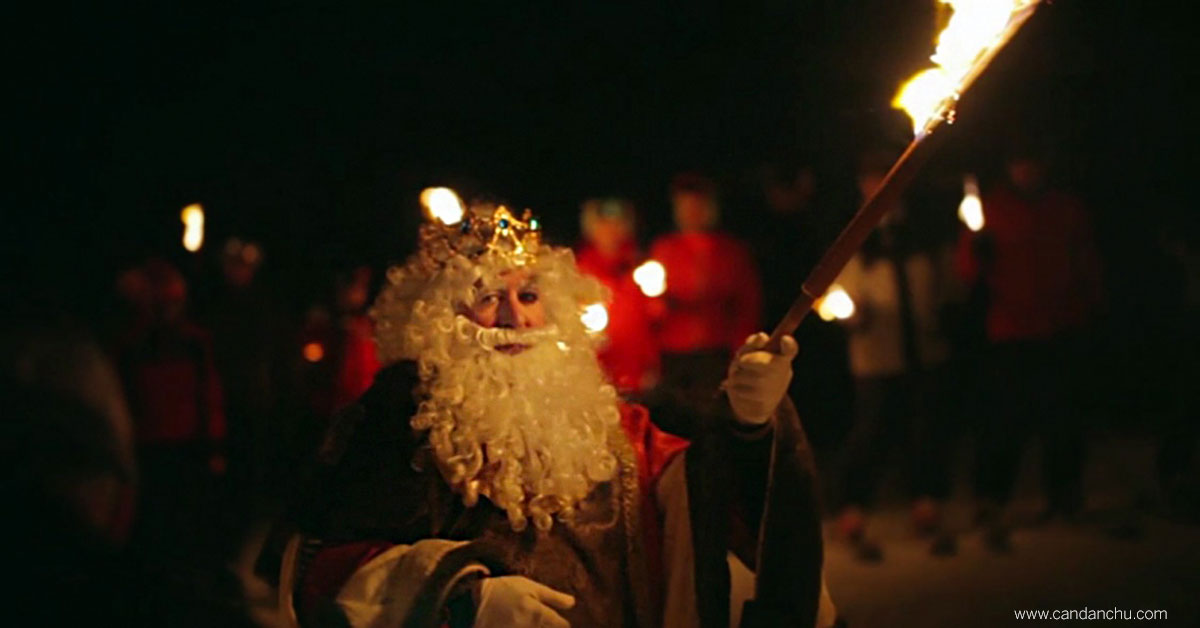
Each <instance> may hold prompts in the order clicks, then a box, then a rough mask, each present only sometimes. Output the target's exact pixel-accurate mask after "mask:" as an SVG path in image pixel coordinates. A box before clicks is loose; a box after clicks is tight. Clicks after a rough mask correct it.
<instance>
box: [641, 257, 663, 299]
mask: <svg viewBox="0 0 1200 628" xmlns="http://www.w3.org/2000/svg"><path fill="white" fill-rule="evenodd" d="M633 282H634V283H636V284H637V285H638V287H639V288H641V289H642V294H644V295H646V296H648V297H657V296H662V294H663V293H664V292H666V291H667V269H666V268H663V265H662V264H660V263H658V262H657V261H655V260H649V261H647V262H645V263H644V264H642V265H641V266H638V267H637V268H635V269H633Z"/></svg>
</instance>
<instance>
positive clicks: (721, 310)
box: [650, 231, 762, 353]
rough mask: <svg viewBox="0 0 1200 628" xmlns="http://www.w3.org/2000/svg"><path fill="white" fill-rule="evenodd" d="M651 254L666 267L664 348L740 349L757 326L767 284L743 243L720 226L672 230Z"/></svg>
mask: <svg viewBox="0 0 1200 628" xmlns="http://www.w3.org/2000/svg"><path fill="white" fill-rule="evenodd" d="M650 256H651V257H652V258H654V259H656V260H658V261H659V262H661V263H662V265H663V267H664V268H665V269H666V271H667V292H666V294H665V295H664V296H665V298H666V302H667V308H666V315H665V317H664V319H663V321H662V325H661V332H660V334H659V342H660V346H661V348H662V351H663V352H670V353H691V352H693V351H705V350H713V349H724V350H728V351H736V350H737V348H738V347H740V346H741V345H742V343H743V342H745V340H746V337H747V336H749V335H750V334H752V333H754V332H756V331H758V329H759V319H760V318H761V317H762V284H761V281H760V279H759V276H758V269H757V268H756V267H755V264H754V259H753V258H752V257H751V255H750V251H749V249H748V248H747V247H746V245H744V244H743V243H742V242H740V241H738V240H737V239H735V238H734V237H733V236H730V235H728V234H725V233H721V232H717V231H708V232H693V233H673V234H670V235H667V236H663V237H662V238H659V239H658V240H657V241H655V243H654V245H653V246H652V247H651V249H650Z"/></svg>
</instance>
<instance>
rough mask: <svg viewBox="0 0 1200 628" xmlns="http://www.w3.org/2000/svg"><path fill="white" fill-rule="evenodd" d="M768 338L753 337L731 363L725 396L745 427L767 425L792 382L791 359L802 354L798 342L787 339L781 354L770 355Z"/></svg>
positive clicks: (789, 337) (763, 334) (783, 342)
mask: <svg viewBox="0 0 1200 628" xmlns="http://www.w3.org/2000/svg"><path fill="white" fill-rule="evenodd" d="M768 338H769V336H767V334H765V333H763V332H758V333H757V334H754V335H752V336H750V337H749V338H747V339H746V344H743V345H742V346H741V348H740V349H738V350H737V353H736V354H735V355H734V356H733V361H732V362H730V363H729V376H728V377H727V378H726V379H725V394H726V395H728V396H729V405H730V406H732V407H733V414H734V416H735V417H737V420H738V421H740V422H741V423H742V424H743V425H762V424H764V423H766V422H767V420H768V419H770V418H771V415H772V414H774V413H775V408H777V407H779V402H781V401H783V396H784V395H785V394H787V389H788V384H789V383H791V381H792V358H794V357H796V353H797V352H798V351H799V347H798V346H797V345H796V339H795V338H792V337H791V336H790V335H788V336H784V337H783V341H782V342H781V343H780V347H779V350H780V353H770V352H768V351H766V350H765V349H764V348H763V347H765V346H766V345H767V340H768Z"/></svg>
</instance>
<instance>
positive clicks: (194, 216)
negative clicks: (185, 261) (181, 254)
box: [179, 203, 204, 253]
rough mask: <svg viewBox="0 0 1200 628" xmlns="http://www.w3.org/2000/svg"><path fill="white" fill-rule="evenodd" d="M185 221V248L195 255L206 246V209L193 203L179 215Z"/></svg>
mask: <svg viewBox="0 0 1200 628" xmlns="http://www.w3.org/2000/svg"><path fill="white" fill-rule="evenodd" d="M179 219H180V220H182V221H183V248H185V249H187V250H188V251H189V252H192V253H195V252H196V251H199V250H200V247H201V246H204V208H203V207H201V206H200V204H199V203H192V204H191V205H188V206H187V207H184V208H183V211H182V212H180V214H179Z"/></svg>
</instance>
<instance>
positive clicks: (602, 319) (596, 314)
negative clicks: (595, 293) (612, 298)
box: [579, 303, 608, 334]
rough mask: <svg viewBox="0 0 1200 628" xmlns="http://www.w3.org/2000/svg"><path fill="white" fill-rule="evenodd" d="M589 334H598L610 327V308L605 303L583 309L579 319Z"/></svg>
mask: <svg viewBox="0 0 1200 628" xmlns="http://www.w3.org/2000/svg"><path fill="white" fill-rule="evenodd" d="M579 319H580V320H582V321H583V326H584V327H586V328H587V330H588V333H592V334H598V333H600V332H602V331H604V328H605V327H608V308H606V307H604V304H603V303H593V304H591V305H588V306H586V307H584V308H583V314H582V315H580V317H579Z"/></svg>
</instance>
